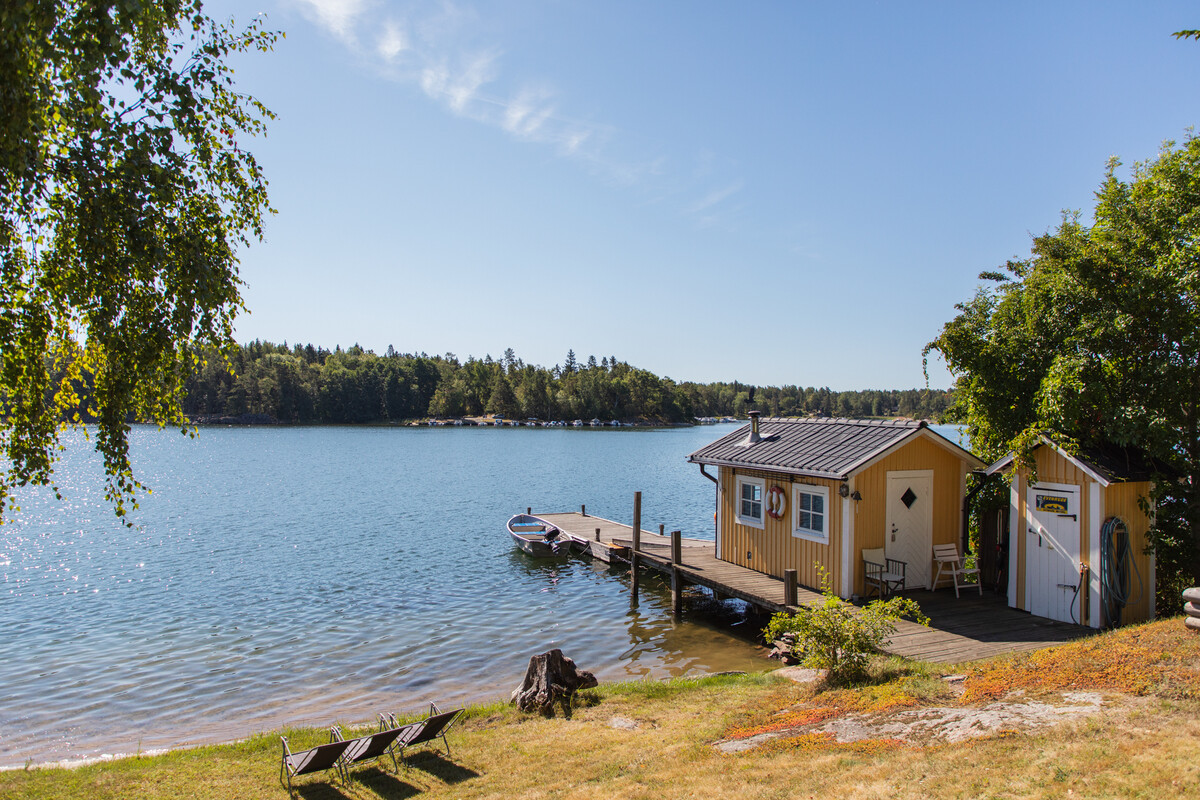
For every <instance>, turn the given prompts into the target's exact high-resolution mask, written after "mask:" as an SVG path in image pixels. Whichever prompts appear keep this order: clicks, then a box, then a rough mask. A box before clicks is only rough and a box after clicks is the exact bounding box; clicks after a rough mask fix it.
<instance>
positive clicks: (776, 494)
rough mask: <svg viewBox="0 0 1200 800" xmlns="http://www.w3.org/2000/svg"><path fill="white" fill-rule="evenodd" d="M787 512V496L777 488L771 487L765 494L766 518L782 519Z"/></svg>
mask: <svg viewBox="0 0 1200 800" xmlns="http://www.w3.org/2000/svg"><path fill="white" fill-rule="evenodd" d="M785 511H787V495H786V494H785V493H784V491H783V489H780V488H779V487H778V486H772V487H771V490H770V491H768V492H767V516H768V517H770V518H771V519H783V514H784V512H785Z"/></svg>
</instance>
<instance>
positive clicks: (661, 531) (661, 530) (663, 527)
mask: <svg viewBox="0 0 1200 800" xmlns="http://www.w3.org/2000/svg"><path fill="white" fill-rule="evenodd" d="M666 530H667V526H666V525H663V524H662V523H661V522H660V523H658V535H659V536H663V535H665V534H664V532H665V531H666Z"/></svg>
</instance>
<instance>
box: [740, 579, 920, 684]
mask: <svg viewBox="0 0 1200 800" xmlns="http://www.w3.org/2000/svg"><path fill="white" fill-rule="evenodd" d="M820 573H821V590H822V591H821V594H822V595H824V597H825V602H823V603H821V604H820V605H818V606H812V607H806V608H804V609H803V610H801V611H799V612H798V613H796V614H776V615H775V616H774V617H772V618H771V621H770V623H768V624H767V627H766V629H765V630H764V631H763V636H764V637H766V639H767V641H768V642H770V641H775V640H778V639H782V638H783V636H784V634H787V633H793V634H795V637H794V641H793V643H792V655H793V656H795V657H796V658H797V659H798V660H799V661H800V663H801V664H802V665H804V666H806V667H812V668H815V669H823V670H826V680H827V681H828V682H829V683H831V684H843V683H847V682H849V681H852V680H854V679H856V678H860V677H862V676H863V675H864V674H865V673H866V668H867V664H868V663H869V662H870V659H871V656H872V654H874V653H877V652H879V650H880V648H881V647H882V645H883V643H884V642H885V641H886V640H887V638H888V637H889V636H890V635H891V634H892V633H894V632H895V630H896V621H897V620H899V619H901V618H903V617H909V618H911V619H913V620H915V621H916V622H918V623H920V624H921V625H928V624H929V618H928V617H926V616H925V615H924V614H922V613H921V607H920V606H919V605H917V602H916V601H915V600H912V599H910V598H907V597H893V598H891V599H889V600H872V601H871V602H870V603H868V604H867V605H866V606H865V607H863V608H856V607H854V606H852V605H850V604H848V603H845V602H842V600H841V598H839V597H838V596H837V595H836V594H834V593H833V590H832V589H830V587H829V574H828V573H827V572H826V571H825V570H824V569H821V570H820Z"/></svg>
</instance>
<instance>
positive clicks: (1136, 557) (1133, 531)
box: [1101, 481, 1154, 624]
mask: <svg viewBox="0 0 1200 800" xmlns="http://www.w3.org/2000/svg"><path fill="white" fill-rule="evenodd" d="M1149 493H1150V484H1149V483H1148V482H1145V481H1142V482H1136V483H1114V484H1112V485H1110V486H1108V487H1107V488H1105V490H1104V518H1105V519H1108V518H1109V517H1120V518H1121V519H1122V520H1124V522H1125V527H1127V528H1128V529H1129V545H1130V549H1131V550H1132V551H1133V553H1132V558H1133V563H1134V565H1135V566H1136V567H1137V572H1138V574H1139V575H1141V579H1142V580H1141V586H1142V592H1141V594H1140V596H1138V597H1137V598H1136V600H1135V599H1134V598H1130V601H1129V605H1127V606H1125V610H1124V611H1122V612H1121V623H1122V624H1125V623H1130V622H1146V621H1147V620H1150V619H1153V617H1154V615H1153V614H1151V613H1150V612H1151V598H1153V597H1154V573H1153V560H1154V559H1153V556H1151V555H1150V554H1148V553H1146V552H1145V549H1146V531H1147V530H1149V528H1150V520H1149V518H1147V516H1146V515H1145V514H1144V513H1143V512H1142V510H1141V509H1140V508H1138V496H1139V495H1148V494H1149ZM1101 521H1102V522H1103V520H1101ZM1137 589H1138V581H1137V578H1131V579H1130V591H1131V592H1136V591H1137Z"/></svg>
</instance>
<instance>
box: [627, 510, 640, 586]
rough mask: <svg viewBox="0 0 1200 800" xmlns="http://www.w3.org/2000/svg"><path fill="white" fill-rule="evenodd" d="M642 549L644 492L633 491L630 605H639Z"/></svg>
mask: <svg viewBox="0 0 1200 800" xmlns="http://www.w3.org/2000/svg"><path fill="white" fill-rule="evenodd" d="M641 549H642V493H641V492H634V493H633V551H632V552H631V553H630V554H629V578H630V580H629V607H630V608H637V605H638V567H639V566H640V564H639V563H638V562H639V561H640V560H641V559H639V558H638V551H639V550H641Z"/></svg>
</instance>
